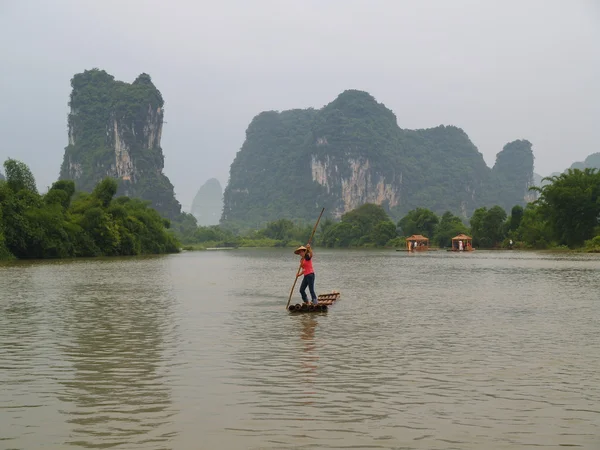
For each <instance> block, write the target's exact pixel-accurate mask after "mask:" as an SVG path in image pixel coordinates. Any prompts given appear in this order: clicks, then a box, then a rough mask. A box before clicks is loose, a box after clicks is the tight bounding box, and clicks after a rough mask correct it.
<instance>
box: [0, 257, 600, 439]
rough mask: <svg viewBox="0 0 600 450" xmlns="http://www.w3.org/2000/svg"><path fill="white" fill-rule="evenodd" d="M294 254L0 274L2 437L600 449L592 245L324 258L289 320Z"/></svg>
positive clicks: (117, 262) (599, 319)
mask: <svg viewBox="0 0 600 450" xmlns="http://www.w3.org/2000/svg"><path fill="white" fill-rule="evenodd" d="M296 262H297V261H296V260H295V259H294V257H291V256H290V255H289V251H286V250H247V251H232V252H222V253H221V252H204V253H183V254H181V255H176V256H169V257H153V258H129V259H126V258H125V259H104V260H103V259H98V260H82V261H60V262H43V263H41V262H34V263H31V262H27V263H22V262H19V263H13V264H8V265H3V266H0V369H1V372H0V373H1V374H2V375H1V380H0V381H1V382H2V386H3V390H2V393H0V427H2V430H1V432H0V446H2V445H4V446H5V447H6V448H15V449H17V448H18V449H35V448H42V447H43V448H65V447H74V448H123V449H137V448H139V449H142V448H143V449H170V448H178V449H179V448H182V449H187V448H190V449H192V448H193V449H197V448H201V449H214V448H227V449H302V448H306V449H316V448H318V449H342V448H360V449H365V448H376V449H400V448H402V449H422V448H428V449H451V448H457V449H480V448H486V449H488V448H489V449H504V448H507V449H508V448H525V447H529V446H535V447H541V448H553V447H559V446H573V447H582V448H600V439H599V438H598V436H600V429H599V428H600V425H599V424H600V420H599V416H600V410H599V409H598V406H597V405H598V404H600V387H599V386H600V336H599V335H598V333H597V329H598V324H600V304H599V303H598V301H597V292H598V289H599V288H600V276H599V275H598V273H600V272H599V271H598V269H600V259H598V258H597V257H593V256H588V255H549V254H545V253H540V254H535V253H526V252H474V253H473V254H470V255H467V254H464V255H463V254H453V253H447V252H429V253H427V254H423V255H409V254H406V253H404V252H389V251H345V252H339V251H319V252H318V253H317V254H316V257H315V267H316V269H317V290H319V291H321V292H324V291H329V290H332V289H339V290H341V291H342V294H343V297H342V300H341V301H340V302H339V303H338V304H336V305H335V306H334V307H332V308H331V310H330V311H329V312H328V313H321V314H313V315H289V314H287V313H286V312H285V311H284V306H285V302H286V301H287V293H289V289H290V286H291V282H292V280H291V277H292V276H293V273H294V272H295V270H296V269H297V265H296ZM293 301H294V302H298V301H299V299H298V295H297V294H295V296H294V300H293Z"/></svg>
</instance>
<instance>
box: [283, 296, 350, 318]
mask: <svg viewBox="0 0 600 450" xmlns="http://www.w3.org/2000/svg"><path fill="white" fill-rule="evenodd" d="M341 295H342V294H340V293H339V292H338V291H333V292H331V293H330V294H321V295H319V296H317V299H318V300H319V303H317V304H316V305H313V304H312V303H296V304H295V305H290V306H289V308H288V310H289V311H290V312H293V313H307V312H325V311H327V310H328V309H329V307H330V306H331V305H334V304H335V302H337V301H338V300H339V299H340V297H341Z"/></svg>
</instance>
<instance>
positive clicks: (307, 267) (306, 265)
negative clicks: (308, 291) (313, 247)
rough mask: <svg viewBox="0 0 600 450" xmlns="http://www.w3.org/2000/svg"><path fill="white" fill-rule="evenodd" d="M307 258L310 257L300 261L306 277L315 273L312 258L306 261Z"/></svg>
mask: <svg viewBox="0 0 600 450" xmlns="http://www.w3.org/2000/svg"><path fill="white" fill-rule="evenodd" d="M307 257H308V255H306V256H304V258H302V260H301V261H300V264H301V265H302V272H303V273H304V275H309V274H311V273H315V271H314V269H313V265H312V258H311V257H309V259H306V258H307Z"/></svg>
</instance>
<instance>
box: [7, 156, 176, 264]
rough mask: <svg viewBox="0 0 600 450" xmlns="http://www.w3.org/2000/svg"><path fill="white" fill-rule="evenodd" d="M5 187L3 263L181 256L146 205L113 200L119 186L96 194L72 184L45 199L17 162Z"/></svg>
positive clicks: (109, 182)
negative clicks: (82, 258) (112, 257)
mask: <svg viewBox="0 0 600 450" xmlns="http://www.w3.org/2000/svg"><path fill="white" fill-rule="evenodd" d="M4 168H5V169H6V178H7V179H6V181H1V182H0V258H3V259H5V258H10V257H16V258H65V257H74V256H117V255H139V254H149V253H168V252H177V251H178V249H179V243H178V242H177V239H175V237H174V236H173V234H172V233H169V232H168V231H167V228H168V226H169V221H168V220H166V219H163V218H162V217H161V216H160V215H159V214H158V213H157V212H156V211H155V210H154V209H151V208H150V207H149V206H148V204H147V202H143V201H141V200H139V199H130V198H128V197H118V198H114V196H115V194H116V192H117V188H118V187H117V182H116V181H115V180H114V179H111V178H106V179H104V180H102V181H101V182H100V183H98V185H96V186H95V188H94V190H93V191H92V193H91V194H89V193H85V192H79V193H76V192H75V184H74V183H73V181H70V180H60V181H57V182H55V183H54V184H53V185H52V186H51V188H50V189H49V190H48V192H47V193H46V194H44V195H40V194H38V192H37V190H36V189H35V180H34V179H33V176H32V175H31V171H30V170H29V168H28V167H27V166H26V165H25V164H23V163H21V162H19V161H15V160H12V159H9V160H7V161H6V162H5V163H4Z"/></svg>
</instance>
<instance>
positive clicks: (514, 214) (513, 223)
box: [508, 205, 524, 232]
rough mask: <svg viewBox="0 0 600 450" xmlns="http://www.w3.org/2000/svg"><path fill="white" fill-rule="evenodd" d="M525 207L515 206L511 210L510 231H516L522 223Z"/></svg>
mask: <svg viewBox="0 0 600 450" xmlns="http://www.w3.org/2000/svg"><path fill="white" fill-rule="evenodd" d="M523 211H524V210H523V207H522V206H521V205H515V206H513V208H512V210H511V211H510V220H509V222H508V231H509V232H511V231H516V230H517V229H518V228H519V226H520V225H521V220H522V219H523Z"/></svg>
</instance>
